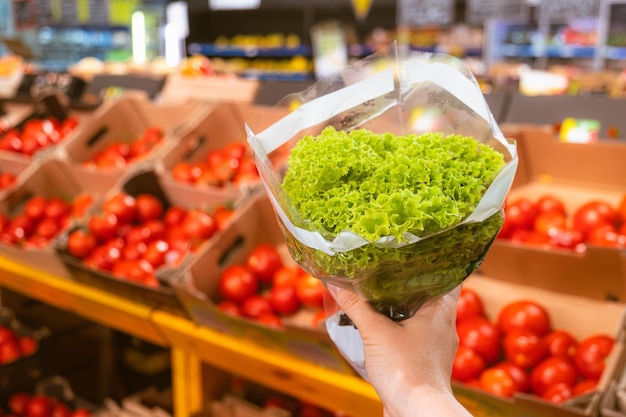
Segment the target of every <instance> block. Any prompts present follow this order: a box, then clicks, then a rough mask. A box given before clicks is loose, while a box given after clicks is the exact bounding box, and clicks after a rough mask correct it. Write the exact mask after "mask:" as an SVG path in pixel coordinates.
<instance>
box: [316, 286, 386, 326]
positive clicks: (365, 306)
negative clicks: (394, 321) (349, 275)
mask: <svg viewBox="0 0 626 417" xmlns="http://www.w3.org/2000/svg"><path fill="white" fill-rule="evenodd" d="M328 291H329V292H330V294H331V295H332V296H333V298H334V299H335V302H337V304H338V305H339V307H341V309H342V310H343V311H344V312H345V313H346V314H347V315H348V317H350V319H351V320H352V322H353V323H354V324H355V326H356V327H357V328H358V329H362V330H367V329H374V328H376V326H378V325H379V324H381V322H391V320H390V319H388V318H387V317H385V316H383V315H382V314H380V313H378V312H377V311H376V310H374V308H373V307H372V306H371V305H370V303H369V302H367V301H366V300H363V299H361V297H359V296H358V295H357V294H355V293H353V292H352V291H348V290H344V289H343V288H339V287H336V286H334V285H332V284H329V285H328ZM387 325H388V324H387Z"/></svg>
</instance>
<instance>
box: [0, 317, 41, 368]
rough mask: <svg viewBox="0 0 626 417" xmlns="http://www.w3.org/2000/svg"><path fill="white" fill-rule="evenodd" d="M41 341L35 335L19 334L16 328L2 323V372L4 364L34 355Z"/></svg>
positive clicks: (0, 366) (0, 328)
mask: <svg viewBox="0 0 626 417" xmlns="http://www.w3.org/2000/svg"><path fill="white" fill-rule="evenodd" d="M38 348H39V342H38V341H37V339H35V338H34V337H33V336H30V335H28V336H27V335H22V334H19V333H18V332H17V331H16V330H15V329H13V328H12V327H9V326H5V325H2V324H0V373H1V372H2V365H4V364H7V363H10V362H14V361H16V360H18V359H20V358H23V357H26V356H30V355H33V354H34V353H35V352H37V349H38Z"/></svg>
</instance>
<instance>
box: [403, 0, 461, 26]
mask: <svg viewBox="0 0 626 417" xmlns="http://www.w3.org/2000/svg"><path fill="white" fill-rule="evenodd" d="M454 3H455V2H454V0H398V8H397V13H398V15H397V21H398V26H409V27H420V26H430V25H448V24H451V23H453V22H454V9H455V4H454Z"/></svg>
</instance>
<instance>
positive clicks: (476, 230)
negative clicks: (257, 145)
mask: <svg viewBox="0 0 626 417" xmlns="http://www.w3.org/2000/svg"><path fill="white" fill-rule="evenodd" d="M287 162H288V166H287V170H286V173H285V176H284V178H283V181H282V189H283V191H284V192H285V194H286V196H287V197H288V200H289V204H288V207H289V210H290V217H291V219H292V221H293V222H294V223H295V224H296V225H297V226H299V227H302V228H305V229H307V230H311V231H318V232H320V233H322V234H323V235H324V236H325V237H326V238H327V239H328V240H332V239H333V238H334V237H335V236H337V234H339V233H340V232H342V231H346V230H349V231H352V232H354V233H356V234H358V235H359V236H361V237H363V238H364V239H365V240H366V241H368V242H369V243H368V244H366V245H364V246H361V247H359V248H357V249H354V250H351V251H348V252H338V253H336V254H334V255H332V256H331V255H328V254H325V253H324V252H322V251H319V250H316V249H311V248H309V247H307V246H306V245H303V244H302V243H300V242H299V241H297V240H296V239H295V238H293V237H292V236H290V235H289V234H288V233H286V236H287V244H288V247H289V250H290V252H291V255H292V256H293V257H294V259H295V260H296V262H298V263H299V264H300V265H301V266H303V267H304V268H305V269H306V270H308V271H309V272H310V273H311V274H312V275H314V276H317V277H319V278H321V279H326V280H330V279H332V280H335V281H338V282H340V285H341V284H344V285H345V283H346V279H347V283H348V284H349V285H350V286H352V287H354V288H356V289H357V291H359V292H360V294H361V295H362V296H363V297H365V298H367V299H368V300H371V301H372V303H373V304H374V305H375V306H376V307H377V308H378V309H379V311H382V312H384V313H385V314H388V315H389V316H391V317H394V318H400V319H401V318H405V317H407V316H410V315H412V313H414V311H416V309H417V308H419V306H420V305H421V304H422V303H423V302H424V301H426V300H428V299H430V298H432V297H434V296H437V295H440V294H443V293H445V292H447V291H449V290H450V289H452V288H454V287H455V286H456V285H458V284H459V283H460V282H461V281H462V280H463V279H465V278H466V277H467V276H468V275H469V274H470V273H471V272H472V271H473V270H474V269H475V268H476V267H477V265H478V264H479V263H480V262H481V261H482V259H483V258H484V256H485V254H486V252H487V250H488V248H489V246H490V244H491V242H492V241H493V239H494V237H495V236H496V234H497V233H498V231H499V230H500V228H501V227H502V222H503V216H502V213H501V212H498V213H496V214H494V215H492V216H491V217H490V218H488V219H487V220H485V221H483V222H480V223H467V224H460V223H461V222H462V221H463V220H464V219H465V218H466V217H467V216H468V215H470V214H471V213H472V212H473V211H474V210H475V209H476V206H477V205H478V203H479V201H480V200H481V198H482V196H483V195H484V193H485V191H486V189H487V187H489V185H490V184H491V183H492V182H493V180H494V179H495V177H496V176H497V175H498V173H499V172H500V170H501V169H502V168H503V167H504V165H505V161H504V156H503V155H502V154H501V153H500V152H498V151H496V150H495V149H493V148H491V147H490V146H488V145H485V144H482V143H480V142H478V141H476V140H475V139H474V138H472V137H468V136H462V135H444V134H442V133H438V132H429V133H423V134H409V135H404V136H396V135H393V134H390V133H383V134H377V133H374V132H371V131H369V130H366V129H356V130H352V131H337V130H335V129H334V128H332V127H327V128H325V129H324V130H323V131H322V132H321V134H319V135H318V136H305V137H303V138H302V139H301V140H300V141H298V143H297V144H296V145H295V146H294V148H293V149H292V151H291V153H290V155H289V158H288V161H287ZM405 233H411V234H413V235H416V236H419V237H422V240H420V241H418V242H415V243H411V244H406V245H405V246H402V247H400V248H390V247H386V246H383V245H381V244H379V243H376V241H377V240H379V239H380V238H382V237H385V236H393V237H395V238H396V239H397V240H398V241H399V242H406V236H405Z"/></svg>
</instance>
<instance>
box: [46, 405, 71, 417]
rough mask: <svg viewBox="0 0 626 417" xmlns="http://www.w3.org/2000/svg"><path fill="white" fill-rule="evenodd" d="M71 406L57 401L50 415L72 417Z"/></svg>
mask: <svg viewBox="0 0 626 417" xmlns="http://www.w3.org/2000/svg"><path fill="white" fill-rule="evenodd" d="M71 413H72V412H71V411H70V408H69V407H68V406H67V405H66V404H65V403H61V402H56V403H55V404H53V405H52V411H51V412H50V417H70V414H71Z"/></svg>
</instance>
